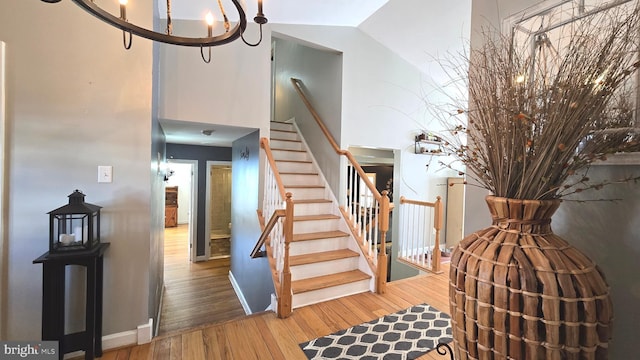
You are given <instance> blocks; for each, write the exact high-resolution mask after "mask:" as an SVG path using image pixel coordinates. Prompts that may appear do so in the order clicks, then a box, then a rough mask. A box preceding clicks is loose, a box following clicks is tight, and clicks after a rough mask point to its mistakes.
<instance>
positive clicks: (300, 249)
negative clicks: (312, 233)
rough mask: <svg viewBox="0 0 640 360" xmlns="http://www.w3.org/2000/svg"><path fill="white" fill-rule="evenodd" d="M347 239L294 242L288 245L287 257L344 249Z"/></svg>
mask: <svg viewBox="0 0 640 360" xmlns="http://www.w3.org/2000/svg"><path fill="white" fill-rule="evenodd" d="M348 241H350V240H349V238H348V237H339V238H326V239H315V240H306V241H295V242H292V243H291V244H290V245H289V256H295V255H302V254H311V253H316V252H322V251H332V250H340V249H345V248H347V246H348V243H347V242H348Z"/></svg>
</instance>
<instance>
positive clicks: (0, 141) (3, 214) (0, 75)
mask: <svg viewBox="0 0 640 360" xmlns="http://www.w3.org/2000/svg"><path fill="white" fill-rule="evenodd" d="M5 54H6V47H5V43H4V42H3V41H0V339H6V338H7V334H6V332H7V328H6V327H7V325H6V324H7V294H8V293H9V291H8V286H9V284H8V280H7V279H8V278H9V274H8V271H9V268H8V264H7V263H8V261H7V258H8V256H9V254H8V247H9V244H8V241H7V233H8V232H7V228H6V227H7V211H6V210H7V207H6V201H7V199H6V196H5V194H6V189H7V183H8V182H7V181H6V171H5V170H6V169H5V166H6V162H5V159H6V146H7V145H6V141H5V139H6V134H5V129H6V121H7V119H6V111H7V110H6V103H5V98H6V95H5V94H6V87H5V82H6V72H5V66H6V61H5V60H6V57H5V56H6V55H5Z"/></svg>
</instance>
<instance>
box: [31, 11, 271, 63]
mask: <svg viewBox="0 0 640 360" xmlns="http://www.w3.org/2000/svg"><path fill="white" fill-rule="evenodd" d="M42 1H43V2H47V3H57V2H60V1H61V0H42ZM71 1H73V2H74V3H76V5H78V6H80V7H81V8H82V9H84V10H85V11H87V12H88V13H90V14H91V15H93V16H95V17H97V18H98V19H100V20H102V21H104V22H106V23H107V24H109V25H111V26H114V27H116V28H118V29H120V30H122V39H123V45H124V48H125V49H127V50H128V49H130V48H131V38H132V35H137V36H140V37H143V38H147V39H149V40H153V41H158V42H161V43H165V44H172V45H180V46H194V47H200V55H201V56H202V60H203V61H204V62H205V63H209V62H211V47H212V46H218V45H224V44H227V43H230V42H232V41H235V40H237V39H238V38H240V39H242V41H243V42H244V43H245V44H247V45H249V46H258V45H259V44H260V43H261V42H262V25H264V24H266V23H267V22H268V19H267V18H266V17H265V16H264V14H263V12H262V0H258V13H257V14H256V16H255V17H254V18H253V21H254V22H255V23H256V24H258V25H260V38H259V40H258V42H256V43H249V42H248V41H247V40H245V38H244V31H245V30H246V28H247V15H246V13H245V11H244V8H243V7H242V5H241V4H240V0H231V2H232V3H233V5H234V6H235V8H236V10H237V11H238V17H239V20H238V22H237V23H236V25H235V26H234V27H233V28H231V23H230V22H229V19H228V18H227V14H226V12H225V10H224V7H223V6H222V0H218V7H219V8H220V12H221V13H222V18H223V23H224V29H225V32H224V33H223V34H220V35H215V36H214V35H213V20H214V19H213V15H212V14H211V12H209V13H207V16H206V18H205V21H206V24H207V36H206V37H184V36H176V35H173V34H172V32H173V25H172V23H171V0H166V1H167V28H166V31H165V32H164V33H162V32H158V31H154V30H149V29H146V28H143V27H140V26H137V25H135V24H133V23H131V22H129V19H128V18H127V3H128V0H110V1H119V3H120V13H119V14H118V16H116V15H113V14H112V13H110V12H108V11H106V10H104V9H103V8H102V7H100V6H99V5H97V4H96V3H95V1H96V0H71ZM105 1H106V0H105ZM131 1H140V0H131ZM145 1H147V0H145ZM205 47H206V48H208V50H209V52H208V53H209V56H208V58H205V56H204V48H205Z"/></svg>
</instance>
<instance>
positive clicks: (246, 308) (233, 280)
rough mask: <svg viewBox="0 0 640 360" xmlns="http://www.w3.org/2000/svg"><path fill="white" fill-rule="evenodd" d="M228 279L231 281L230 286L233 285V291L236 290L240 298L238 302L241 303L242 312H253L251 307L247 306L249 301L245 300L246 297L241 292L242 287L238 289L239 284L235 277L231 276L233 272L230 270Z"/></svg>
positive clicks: (249, 313)
mask: <svg viewBox="0 0 640 360" xmlns="http://www.w3.org/2000/svg"><path fill="white" fill-rule="evenodd" d="M229 281H231V286H232V287H233V291H235V292H236V295H237V296H238V300H240V304H242V308H243V309H244V313H245V314H247V315H251V314H252V313H253V312H252V311H251V308H250V307H249V303H248V302H247V299H245V297H244V294H243V293H242V289H240V285H239V284H238V282H237V281H236V278H235V277H234V276H233V273H232V272H231V270H229Z"/></svg>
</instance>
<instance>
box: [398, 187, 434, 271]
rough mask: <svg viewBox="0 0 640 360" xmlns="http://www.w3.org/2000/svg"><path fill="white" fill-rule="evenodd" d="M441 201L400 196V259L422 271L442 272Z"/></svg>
mask: <svg viewBox="0 0 640 360" xmlns="http://www.w3.org/2000/svg"><path fill="white" fill-rule="evenodd" d="M441 228H442V202H441V200H440V196H438V197H436V201H435V202H425V201H417V200H409V199H406V198H405V197H404V196H401V197H400V244H399V247H400V249H399V250H398V261H401V262H403V263H406V264H408V265H411V266H413V267H415V268H418V269H420V270H424V271H429V272H433V273H441V272H442V270H441V269H440V255H441V254H440V251H441V250H440V229H441Z"/></svg>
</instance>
